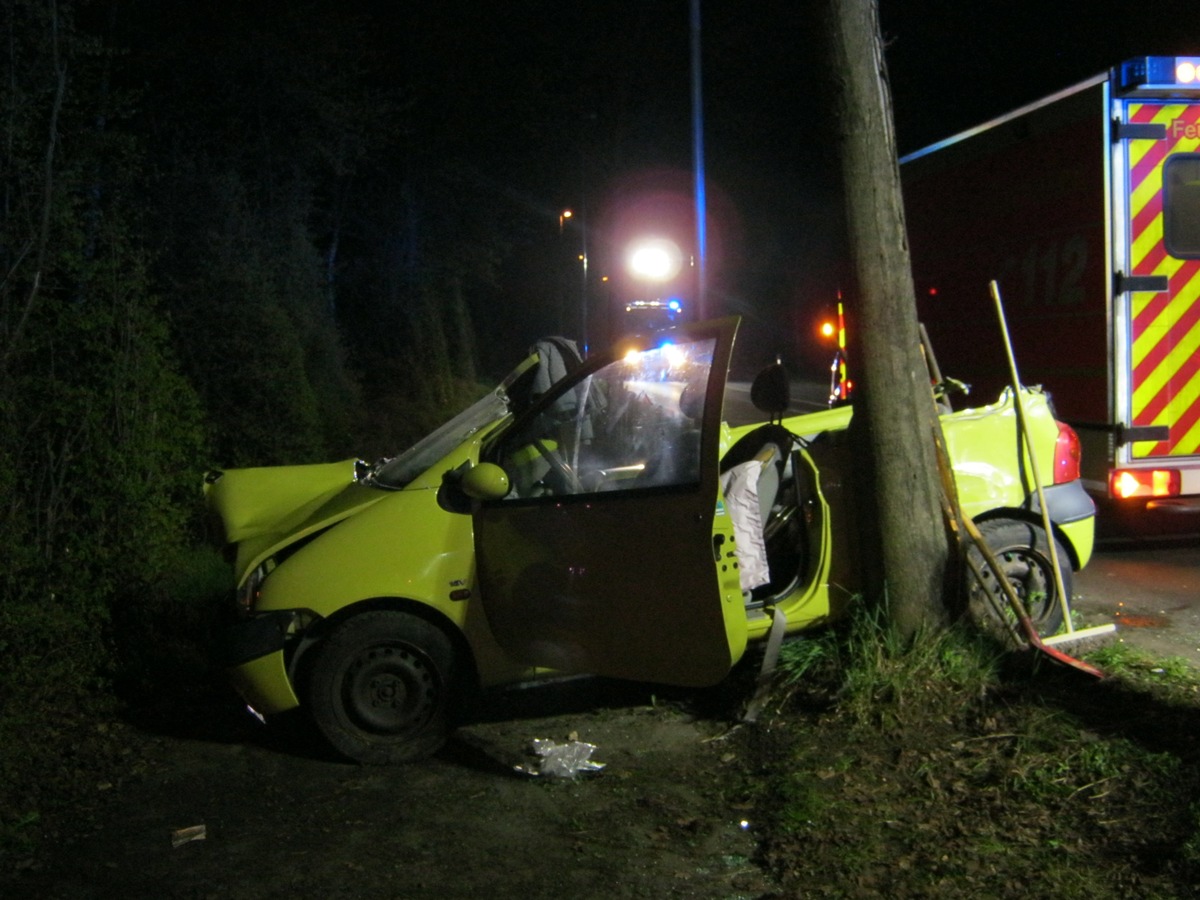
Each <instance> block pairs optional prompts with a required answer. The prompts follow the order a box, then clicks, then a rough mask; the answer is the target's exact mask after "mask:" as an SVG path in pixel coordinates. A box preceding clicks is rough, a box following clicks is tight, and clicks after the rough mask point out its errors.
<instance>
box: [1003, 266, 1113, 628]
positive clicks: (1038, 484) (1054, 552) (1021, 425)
mask: <svg viewBox="0 0 1200 900" xmlns="http://www.w3.org/2000/svg"><path fill="white" fill-rule="evenodd" d="M988 290H989V291H990V292H991V295H992V300H993V302H994V303H995V304H996V317H997V319H998V321H999V323H1000V334H1001V336H1003V338H1004V352H1005V354H1006V355H1007V357H1008V371H1009V374H1010V376H1011V377H1012V389H1013V407H1014V408H1015V409H1016V412H1017V431H1018V432H1019V434H1020V440H1021V446H1022V447H1024V450H1025V452H1026V454H1027V455H1028V456H1029V468H1030V471H1031V472H1032V473H1033V484H1034V489H1035V490H1036V491H1037V498H1038V506H1039V507H1040V508H1041V511H1042V526H1043V528H1044V529H1045V531H1046V539H1047V541H1048V543H1049V546H1050V567H1051V568H1052V569H1053V570H1054V589H1055V590H1056V591H1058V602H1059V605H1060V606H1061V607H1062V612H1063V623H1064V624H1065V625H1066V629H1067V630H1066V632H1064V633H1063V634H1056V635H1053V636H1051V637H1048V638H1044V639H1043V643H1046V644H1055V643H1063V642H1065V641H1077V640H1082V639H1083V638H1087V637H1095V636H1097V635H1101V634H1108V633H1111V632H1112V631H1115V630H1116V626H1115V625H1112V624H1108V625H1097V626H1095V627H1094V628H1085V629H1080V630H1076V629H1075V625H1074V623H1073V622H1072V621H1071V605H1070V600H1071V598H1070V597H1068V596H1067V591H1066V587H1065V586H1064V585H1063V577H1062V562H1061V560H1059V558H1058V542H1057V541H1056V540H1055V539H1054V529H1053V526H1052V523H1051V521H1050V510H1049V509H1048V508H1047V507H1046V492H1045V490H1044V489H1043V487H1042V479H1041V476H1040V474H1039V473H1038V462H1037V455H1036V454H1035V453H1034V452H1033V445H1032V444H1031V443H1030V440H1029V428H1028V423H1027V422H1026V419H1025V404H1024V402H1023V401H1022V399H1021V379H1020V377H1019V376H1018V374H1017V360H1016V356H1015V355H1014V354H1013V348H1012V341H1011V340H1010V339H1009V335H1008V322H1007V320H1006V319H1005V317H1004V303H1003V301H1002V300H1001V299H1000V285H999V284H998V283H997V282H996V280H995V279H992V281H990V282H988Z"/></svg>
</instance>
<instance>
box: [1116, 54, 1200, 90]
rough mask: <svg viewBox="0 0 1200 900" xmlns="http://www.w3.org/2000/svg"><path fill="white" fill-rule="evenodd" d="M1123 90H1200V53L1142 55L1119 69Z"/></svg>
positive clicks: (1120, 84) (1120, 83) (1123, 64)
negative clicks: (1190, 54)
mask: <svg viewBox="0 0 1200 900" xmlns="http://www.w3.org/2000/svg"><path fill="white" fill-rule="evenodd" d="M1118 75H1119V77H1118V85H1119V86H1120V88H1121V89H1122V90H1130V89H1136V90H1142V91H1152V90H1177V89H1180V88H1197V89H1200V56H1139V57H1138V58H1137V59H1131V60H1128V61H1127V62H1123V63H1121V65H1120V68H1119V70H1118Z"/></svg>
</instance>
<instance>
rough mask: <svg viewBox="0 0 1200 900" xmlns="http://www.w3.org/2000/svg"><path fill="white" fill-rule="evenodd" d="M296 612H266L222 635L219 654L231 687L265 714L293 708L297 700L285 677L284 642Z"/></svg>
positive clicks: (236, 625) (298, 703)
mask: <svg viewBox="0 0 1200 900" xmlns="http://www.w3.org/2000/svg"><path fill="white" fill-rule="evenodd" d="M297 615H298V614H297V613H296V612H295V611H292V610H285V611H282V612H273V613H266V614H263V615H259V616H255V617H254V618H251V619H246V620H244V621H241V622H238V623H237V624H235V625H234V626H233V627H232V628H230V629H229V631H228V632H227V633H226V636H225V645H224V647H223V652H222V657H223V662H224V664H225V670H226V673H227V674H228V676H229V680H230V681H231V682H232V684H233V687H234V690H236V691H237V692H238V694H240V695H241V697H242V699H243V700H245V701H246V703H247V704H248V705H249V706H250V708H251V709H253V710H254V711H255V712H257V713H260V714H261V715H264V716H270V715H274V714H276V713H281V712H285V711H287V710H289V709H295V708H296V707H297V706H299V705H300V700H299V698H297V696H296V692H295V690H294V689H293V688H292V682H291V679H290V678H288V673H287V662H286V660H285V658H284V645H285V643H286V641H287V635H288V633H289V632H290V630H291V628H292V624H293V623H294V622H295V619H296V616H297Z"/></svg>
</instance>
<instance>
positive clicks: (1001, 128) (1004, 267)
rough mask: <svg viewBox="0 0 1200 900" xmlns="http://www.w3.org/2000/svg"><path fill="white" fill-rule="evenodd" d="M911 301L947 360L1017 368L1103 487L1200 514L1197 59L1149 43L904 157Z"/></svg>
mask: <svg viewBox="0 0 1200 900" xmlns="http://www.w3.org/2000/svg"><path fill="white" fill-rule="evenodd" d="M900 163H901V165H900V173H901V180H902V185H903V190H904V205H905V216H906V220H907V227H908V234H909V241H910V246H911V253H912V261H913V277H914V282H915V285H916V289H917V304H918V313H919V316H920V318H921V320H922V322H924V323H925V325H926V327H927V329H928V330H929V332H930V335H931V337H932V338H933V343H934V345H935V346H936V347H938V352H939V357H940V358H941V359H940V361H941V364H942V368H943V369H944V370H945V371H947V372H953V373H954V374H955V375H956V376H957V377H959V378H961V379H963V380H964V381H967V382H970V383H972V384H973V385H974V387H975V388H976V389H978V390H982V391H986V392H991V391H993V390H994V389H996V388H997V387H999V386H1001V385H1003V383H1004V382H1005V380H1006V377H1007V375H1008V369H1007V368H1006V363H1005V358H1004V349H1003V347H1004V345H1003V341H1002V340H1000V339H999V338H998V331H997V328H998V326H997V325H996V324H995V323H996V320H997V317H996V316H995V315H994V312H993V310H992V298H991V297H990V296H989V292H988V285H989V282H990V281H992V280H993V279H994V280H995V281H996V282H997V283H998V285H999V287H1000V292H1001V295H1002V298H1003V302H1004V308H1005V310H1006V316H1005V318H1006V319H1007V321H1008V326H1009V330H1010V334H1011V340H1012V346H1013V348H1014V350H1015V353H1016V357H1017V359H1018V360H1019V361H1020V369H1021V371H1020V375H1021V379H1022V381H1024V382H1026V383H1028V384H1041V385H1043V386H1044V387H1045V388H1046V389H1047V390H1048V391H1049V392H1050V393H1051V395H1052V397H1053V399H1054V403H1055V405H1056V408H1057V413H1058V416H1059V418H1061V419H1063V420H1064V421H1066V422H1067V423H1068V424H1070V425H1071V426H1072V427H1073V428H1074V429H1075V430H1076V431H1077V432H1078V433H1079V436H1080V438H1081V440H1082V442H1083V466H1084V473H1083V474H1084V479H1085V485H1086V486H1087V488H1088V490H1089V492H1090V493H1092V494H1093V495H1094V496H1096V497H1097V498H1101V499H1106V500H1111V501H1113V502H1116V503H1118V504H1121V505H1136V506H1138V507H1144V508H1147V509H1159V510H1175V511H1177V510H1191V511H1196V510H1200V57H1192V58H1182V57H1142V58H1138V59H1134V60H1130V61H1128V62H1125V63H1122V64H1121V65H1119V66H1116V67H1115V68H1113V69H1111V70H1110V71H1108V72H1105V73H1103V74H1100V75H1097V76H1096V77H1094V78H1091V79H1088V80H1087V81H1084V82H1082V83H1080V84H1077V85H1075V86H1073V87H1069V88H1067V89H1065V90H1062V91H1059V92H1057V93H1055V94H1052V95H1050V96H1048V97H1044V98H1042V99H1040V100H1038V101H1036V102H1034V103H1031V104H1029V105H1027V106H1025V107H1022V108H1020V109H1017V110H1015V111H1014V112H1011V113H1009V114H1007V115H1004V116H1001V117H999V118H997V119H994V120H992V121H989V122H986V123H984V124H982V125H979V126H978V127H975V128H971V129H969V130H967V131H964V132H962V133H961V134H958V135H955V136H953V137H950V138H948V139H946V140H944V141H940V142H939V143H936V144H934V145H932V146H930V147H927V148H925V149H922V150H920V151H917V152H915V153H912V154H910V155H908V156H905V157H903V158H901V160H900Z"/></svg>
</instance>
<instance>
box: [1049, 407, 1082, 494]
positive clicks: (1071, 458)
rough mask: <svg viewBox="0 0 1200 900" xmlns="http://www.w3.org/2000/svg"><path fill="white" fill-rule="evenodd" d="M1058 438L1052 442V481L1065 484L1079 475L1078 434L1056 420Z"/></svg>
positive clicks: (1079, 453)
mask: <svg viewBox="0 0 1200 900" xmlns="http://www.w3.org/2000/svg"><path fill="white" fill-rule="evenodd" d="M1056 424H1057V425H1058V439H1057V440H1056V441H1055V442H1054V483H1055V484H1066V483H1067V482H1068V481H1075V480H1076V479H1077V478H1078V477H1079V458H1080V455H1081V452H1080V449H1079V435H1077V434H1076V433H1075V429H1074V428H1072V427H1071V426H1070V425H1068V424H1066V423H1065V422H1058V423H1056Z"/></svg>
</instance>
